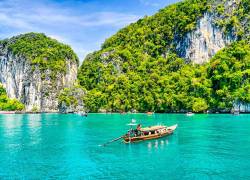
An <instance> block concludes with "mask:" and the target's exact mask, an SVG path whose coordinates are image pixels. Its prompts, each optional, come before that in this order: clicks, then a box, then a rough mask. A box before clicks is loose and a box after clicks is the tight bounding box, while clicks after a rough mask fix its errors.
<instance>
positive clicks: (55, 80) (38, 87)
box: [0, 33, 78, 111]
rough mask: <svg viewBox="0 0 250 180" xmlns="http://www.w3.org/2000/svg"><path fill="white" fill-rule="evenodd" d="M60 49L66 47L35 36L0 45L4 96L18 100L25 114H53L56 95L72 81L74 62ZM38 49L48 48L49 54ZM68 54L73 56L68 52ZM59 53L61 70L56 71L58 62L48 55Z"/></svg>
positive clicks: (16, 38) (75, 71) (44, 37)
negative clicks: (49, 112)
mask: <svg viewBox="0 0 250 180" xmlns="http://www.w3.org/2000/svg"><path fill="white" fill-rule="evenodd" d="M38 47H40V50H39V49H38ZM25 48H26V49H25ZM63 48H64V49H68V48H69V47H66V46H65V45H63V44H60V43H59V42H57V41H55V40H52V39H50V38H48V37H46V36H45V35H43V34H36V33H30V34H25V35H21V36H17V37H13V38H11V39H7V40H4V41H2V42H1V43H0V82H1V83H2V84H3V86H4V87H5V88H6V91H7V94H8V96H9V97H10V98H16V99H18V100H20V101H21V102H22V103H23V104H24V105H25V106H26V111H32V110H38V111H57V110H58V94H59V92H60V91H61V90H62V89H63V88H65V87H71V86H72V85H73V83H74V82H75V80H76V76H77V68H78V60H77V58H76V56H75V55H73V56H72V55H69V54H67V52H66V51H65V50H63ZM41 49H48V50H50V52H51V54H46V53H45V51H44V50H43V51H41ZM69 52H70V53H73V51H72V50H71V49H69ZM59 53H60V54H61V55H60V56H61V57H64V59H60V61H61V62H60V64H59V65H61V66H62V67H60V68H57V69H56V68H55V67H57V64H56V62H59V60H57V59H55V60H54V61H55V62H54V61H53V62H50V61H52V59H51V58H50V56H57V54H59ZM61 68H62V69H61Z"/></svg>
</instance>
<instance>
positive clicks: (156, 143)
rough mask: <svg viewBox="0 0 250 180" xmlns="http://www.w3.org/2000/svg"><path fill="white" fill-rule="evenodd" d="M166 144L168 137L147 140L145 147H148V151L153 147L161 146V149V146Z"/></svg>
mask: <svg viewBox="0 0 250 180" xmlns="http://www.w3.org/2000/svg"><path fill="white" fill-rule="evenodd" d="M168 144H169V141H168V139H165V140H163V139H161V140H155V141H149V142H147V148H148V150H149V151H150V150H152V148H154V149H158V148H161V149H162V148H164V147H166V146H168Z"/></svg>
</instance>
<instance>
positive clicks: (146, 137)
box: [123, 124, 177, 143]
mask: <svg viewBox="0 0 250 180" xmlns="http://www.w3.org/2000/svg"><path fill="white" fill-rule="evenodd" d="M176 128H177V124H176V125H174V126H170V127H166V129H165V130H164V131H161V132H158V133H155V134H150V135H141V136H136V137H128V136H124V137H123V141H124V143H135V142H140V141H146V140H151V139H158V138H161V137H165V136H168V135H171V134H173V133H174V130H175V129H176Z"/></svg>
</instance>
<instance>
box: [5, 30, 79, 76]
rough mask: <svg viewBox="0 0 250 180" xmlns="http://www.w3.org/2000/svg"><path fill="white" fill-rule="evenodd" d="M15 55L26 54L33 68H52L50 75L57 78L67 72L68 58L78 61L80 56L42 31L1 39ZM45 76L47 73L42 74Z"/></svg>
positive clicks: (43, 70)
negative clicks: (59, 74)
mask: <svg viewBox="0 0 250 180" xmlns="http://www.w3.org/2000/svg"><path fill="white" fill-rule="evenodd" d="M0 44H2V45H3V46H4V47H7V48H8V49H9V50H10V51H12V53H13V54H14V55H17V56H24V57H25V58H27V59H28V60H30V61H31V64H32V65H33V70H35V69H36V67H39V69H40V70H41V71H42V72H45V71H47V70H50V77H51V78H52V79H55V78H56V75H57V74H58V73H66V60H71V61H76V62H77V64H78V63H79V62H78V58H77V56H76V54H75V53H74V52H73V50H72V49H71V48H70V47H69V46H68V45H65V44H62V43H59V42H58V41H57V40H54V39H51V38H49V37H46V36H45V35H44V34H41V33H27V34H23V35H19V36H15V37H12V38H10V39H6V40H3V41H0ZM42 78H45V74H43V75H42Z"/></svg>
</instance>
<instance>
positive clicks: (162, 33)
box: [78, 0, 250, 112]
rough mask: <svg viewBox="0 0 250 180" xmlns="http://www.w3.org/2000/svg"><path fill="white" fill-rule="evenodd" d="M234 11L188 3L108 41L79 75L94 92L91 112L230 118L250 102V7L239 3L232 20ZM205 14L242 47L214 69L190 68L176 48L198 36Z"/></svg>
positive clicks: (196, 0)
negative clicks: (226, 115)
mask: <svg viewBox="0 0 250 180" xmlns="http://www.w3.org/2000/svg"><path fill="white" fill-rule="evenodd" d="M227 3H228V2H227V1H219V0H217V1H215V0H211V1H209V0H186V1H184V2H180V3H177V4H174V5H171V6H168V7H166V8H164V9H162V10H160V11H159V13H157V14H155V15H153V16H151V17H145V18H143V19H141V20H139V21H138V22H136V23H134V24H131V25H129V26H128V27H126V28H124V29H122V30H120V31H119V32H118V33H117V34H115V35H114V36H112V37H111V38H109V39H107V40H106V41H105V42H104V44H103V45H102V49H101V50H100V51H97V52H94V53H92V54H90V55H88V56H87V57H86V59H85V60H84V62H83V64H82V66H81V68H80V70H79V73H78V79H79V82H80V85H82V86H83V87H84V88H86V90H87V91H88V93H87V95H86V96H85V97H84V102H85V105H86V107H87V108H88V109H89V110H90V111H93V112H97V111H100V110H105V111H115V112H118V111H132V110H137V111H140V112H145V111H156V112H181V111H183V112H184V111H195V112H204V111H207V110H213V111H230V110H231V108H232V106H233V103H234V102H244V103H248V102H250V97H249V96H250V95H249V94H250V81H249V71H250V61H249V60H250V49H249V41H247V37H248V35H247V34H248V33H249V21H248V20H249V17H250V15H249V12H250V11H249V9H250V8H249V7H250V2H249V1H248V0H241V1H237V2H236V5H237V6H236V7H237V8H233V11H231V12H229V11H228V9H227V6H228V4H227ZM204 13H213V14H214V16H215V17H217V18H215V23H217V26H219V27H221V29H222V30H224V32H225V33H228V32H230V33H231V34H232V35H233V36H235V37H236V39H238V40H239V41H237V42H235V43H233V44H232V45H231V46H230V47H227V48H225V49H224V50H222V51H220V52H219V53H218V54H217V55H216V56H214V57H213V58H212V59H211V60H210V62H209V63H207V64H203V65H193V64H187V63H186V62H185V60H184V59H182V58H180V57H178V55H177V52H176V51H175V44H174V43H173V42H174V40H175V39H178V38H181V37H183V36H184V35H185V33H187V32H190V31H192V30H194V29H195V27H196V23H197V20H198V19H199V18H200V17H202V16H203V14H204ZM221 18H223V19H224V21H220V19H221ZM242 22H244V24H243V23H242ZM241 39H245V40H242V41H240V40H241Z"/></svg>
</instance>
